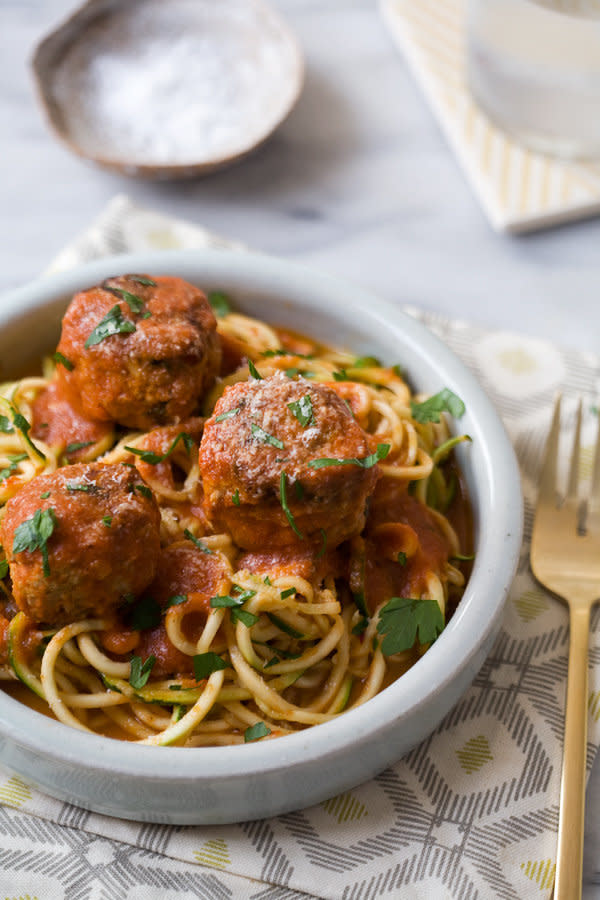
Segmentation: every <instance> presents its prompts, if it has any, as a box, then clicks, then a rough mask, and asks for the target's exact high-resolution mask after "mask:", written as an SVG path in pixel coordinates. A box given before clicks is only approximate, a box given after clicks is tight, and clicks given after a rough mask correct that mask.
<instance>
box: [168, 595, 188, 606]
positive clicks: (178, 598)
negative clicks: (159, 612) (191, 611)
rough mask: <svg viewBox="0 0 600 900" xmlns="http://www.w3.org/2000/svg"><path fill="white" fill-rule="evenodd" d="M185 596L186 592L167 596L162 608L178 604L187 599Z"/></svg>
mask: <svg viewBox="0 0 600 900" xmlns="http://www.w3.org/2000/svg"><path fill="white" fill-rule="evenodd" d="M187 598H188V596H187V594H175V595H174V596H173V597H169V599H168V600H167V602H166V603H165V606H164V608H165V609H169V607H170V606H180V605H181V604H182V603H185V602H186V601H187Z"/></svg>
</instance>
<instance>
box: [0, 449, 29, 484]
mask: <svg viewBox="0 0 600 900" xmlns="http://www.w3.org/2000/svg"><path fill="white" fill-rule="evenodd" d="M7 458H8V460H9V465H8V466H7V467H6V468H5V469H2V470H1V471H0V481H6V479H7V478H10V476H11V475H12V474H13V473H14V472H16V471H17V466H18V465H19V463H20V462H23V460H24V459H29V457H28V455H27V454H26V453H17V454H14V455H13V454H9V456H8V457H7Z"/></svg>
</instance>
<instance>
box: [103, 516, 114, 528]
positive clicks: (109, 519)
mask: <svg viewBox="0 0 600 900" xmlns="http://www.w3.org/2000/svg"><path fill="white" fill-rule="evenodd" d="M102 524H103V525H106V527H107V528H110V527H111V525H112V516H102Z"/></svg>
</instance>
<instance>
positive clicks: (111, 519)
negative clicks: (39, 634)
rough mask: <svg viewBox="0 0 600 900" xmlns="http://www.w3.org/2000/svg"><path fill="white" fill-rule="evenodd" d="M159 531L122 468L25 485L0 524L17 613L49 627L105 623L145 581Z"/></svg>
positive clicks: (74, 471)
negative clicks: (90, 620) (94, 620)
mask: <svg viewBox="0 0 600 900" xmlns="http://www.w3.org/2000/svg"><path fill="white" fill-rule="evenodd" d="M159 527H160V513H159V510H158V506H157V504H156V501H155V499H154V497H153V496H152V494H151V492H150V490H149V489H148V488H147V487H146V485H144V484H143V482H142V481H141V479H140V477H139V475H137V473H136V472H135V470H134V469H131V468H130V467H129V466H123V465H111V466H109V465H103V464H102V463H89V464H86V463H78V464H77V465H73V466H64V467H63V468H62V469H58V470H57V471H56V472H53V473H52V474H50V475H40V476H38V477H37V478H34V479H32V481H30V482H29V483H28V484H27V485H25V487H23V488H22V489H21V490H20V491H19V493H18V494H17V495H16V496H15V497H13V498H12V499H11V500H9V501H8V503H7V504H6V513H5V516H4V518H3V520H2V523H1V524H0V540H1V541H2V544H3V546H4V550H5V552H6V557H7V559H8V563H9V570H10V577H11V580H12V588H13V595H14V598H15V602H16V604H17V606H18V607H19V609H21V610H23V611H24V612H25V613H27V615H28V616H29V617H30V618H31V619H33V621H34V622H38V623H43V624H45V625H51V626H58V625H63V624H66V623H68V622H73V621H77V620H79V619H83V618H86V617H88V616H103V617H104V616H110V615H111V614H112V613H113V612H114V611H115V610H116V609H117V607H119V606H120V604H121V603H122V602H123V598H124V597H125V596H126V595H129V594H134V595H135V594H138V593H139V592H140V591H143V590H144V588H145V587H147V585H148V584H149V583H150V582H151V581H152V579H153V577H154V574H155V571H156V560H157V557H158V554H159V550H160V538H159Z"/></svg>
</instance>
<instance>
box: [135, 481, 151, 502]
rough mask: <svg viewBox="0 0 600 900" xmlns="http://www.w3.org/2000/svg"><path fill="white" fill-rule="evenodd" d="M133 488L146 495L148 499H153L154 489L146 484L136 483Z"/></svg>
mask: <svg viewBox="0 0 600 900" xmlns="http://www.w3.org/2000/svg"><path fill="white" fill-rule="evenodd" d="M133 490H134V491H137V492H138V494H141V496H142V497H146V499H147V500H152V491H151V490H150V488H149V487H148V485H146V484H134V486H133Z"/></svg>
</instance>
